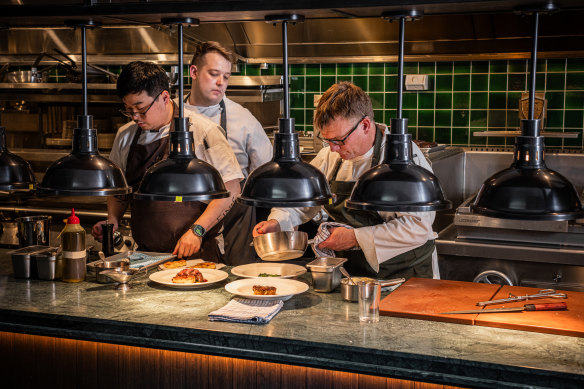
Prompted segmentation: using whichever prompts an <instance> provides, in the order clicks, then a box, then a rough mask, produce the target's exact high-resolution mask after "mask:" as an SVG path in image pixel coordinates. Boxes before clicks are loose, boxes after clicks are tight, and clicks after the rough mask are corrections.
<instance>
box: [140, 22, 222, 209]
mask: <svg viewBox="0 0 584 389" xmlns="http://www.w3.org/2000/svg"><path fill="white" fill-rule="evenodd" d="M162 23H163V24H176V25H177V27H178V34H177V35H178V61H179V75H180V77H179V78H178V79H179V88H178V93H179V95H178V103H179V117H178V118H175V119H174V128H175V130H174V131H171V132H170V134H169V137H170V139H169V143H170V152H169V155H168V158H167V159H165V160H162V161H160V162H157V163H156V164H154V165H153V166H152V167H150V168H149V169H148V170H147V171H146V173H145V174H144V177H143V178H142V181H141V182H140V187H139V188H138V190H137V191H136V193H134V198H136V199H138V200H154V201H175V202H182V201H203V200H213V199H220V198H225V197H229V191H227V189H225V184H224V183H223V179H222V177H221V175H220V174H219V172H218V171H217V169H215V168H214V167H213V166H211V165H210V164H208V163H207V162H205V161H201V160H200V159H198V158H196V157H195V153H194V140H193V134H192V133H191V132H190V131H189V130H188V128H189V126H190V123H189V118H185V117H184V101H183V87H184V80H183V77H182V74H183V73H182V69H183V24H187V25H198V24H199V20H197V19H193V18H188V17H187V18H168V19H163V20H162Z"/></svg>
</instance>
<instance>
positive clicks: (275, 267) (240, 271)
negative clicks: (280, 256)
mask: <svg viewBox="0 0 584 389" xmlns="http://www.w3.org/2000/svg"><path fill="white" fill-rule="evenodd" d="M304 273H306V268H305V267H304V266H299V265H293V264H291V263H272V262H259V263H248V264H247V265H241V266H236V267H234V268H233V269H231V274H233V275H234V276H238V277H244V278H270V277H273V278H294V277H298V276H300V275H302V274H304Z"/></svg>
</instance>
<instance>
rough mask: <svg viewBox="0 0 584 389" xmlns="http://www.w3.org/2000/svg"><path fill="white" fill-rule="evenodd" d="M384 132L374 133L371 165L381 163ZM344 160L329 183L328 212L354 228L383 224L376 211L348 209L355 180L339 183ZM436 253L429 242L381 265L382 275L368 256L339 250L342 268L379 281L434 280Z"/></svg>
mask: <svg viewBox="0 0 584 389" xmlns="http://www.w3.org/2000/svg"><path fill="white" fill-rule="evenodd" d="M383 133H384V131H382V130H380V128H378V131H377V132H376V134H375V143H374V146H373V158H372V160H371V166H372V167H373V166H375V165H377V164H378V163H379V159H380V156H381V142H382V140H383V136H384V134H383ZM342 162H343V160H342V159H340V158H339V160H338V161H337V164H336V165H335V167H334V169H333V173H332V175H331V177H332V180H331V181H330V182H329V184H330V186H331V191H332V192H333V193H334V194H335V199H334V202H333V203H332V204H329V205H325V207H324V208H325V210H326V211H327V213H328V214H329V215H330V216H331V217H332V218H333V219H334V220H335V221H336V222H338V223H344V224H348V225H350V226H352V227H354V228H359V227H368V226H374V225H376V224H381V223H384V221H383V219H382V218H381V216H380V215H379V213H377V212H376V211H361V210H356V209H349V208H347V207H345V201H346V200H347V199H348V198H349V197H350V196H351V192H352V191H353V187H354V186H355V182H354V181H337V180H336V177H337V173H338V171H339V168H340V166H341V164H342ZM433 252H434V241H433V240H429V241H427V242H426V243H425V244H423V245H422V246H420V247H418V248H415V249H412V250H410V251H408V252H405V253H403V254H400V255H398V256H395V257H393V258H390V259H388V260H387V261H385V262H383V263H381V264H380V265H379V272H378V273H376V272H375V270H373V268H372V267H371V266H370V265H369V263H368V262H367V260H366V259H365V255H364V254H363V251H361V250H347V251H337V252H336V255H337V256H338V257H342V258H347V259H348V261H347V262H346V263H345V264H344V265H343V266H344V267H345V268H346V269H347V271H348V272H349V273H350V274H351V275H353V274H354V275H356V276H368V277H377V278H384V279H389V278H401V277H404V278H406V279H407V278H411V277H414V276H415V277H425V278H432V253H433Z"/></svg>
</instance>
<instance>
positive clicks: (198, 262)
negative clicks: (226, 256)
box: [158, 259, 225, 270]
mask: <svg viewBox="0 0 584 389" xmlns="http://www.w3.org/2000/svg"><path fill="white" fill-rule="evenodd" d="M224 266H225V264H224V263H215V262H207V261H205V260H203V259H176V260H174V261H168V262H165V263H163V264H160V265H158V269H160V270H169V269H182V268H185V267H192V268H194V269H221V268H222V267H224Z"/></svg>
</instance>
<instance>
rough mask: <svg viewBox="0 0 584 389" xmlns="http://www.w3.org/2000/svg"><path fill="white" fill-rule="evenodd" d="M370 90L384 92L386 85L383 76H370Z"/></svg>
mask: <svg viewBox="0 0 584 389" xmlns="http://www.w3.org/2000/svg"><path fill="white" fill-rule="evenodd" d="M369 91H371V92H383V91H385V86H384V84H383V76H369Z"/></svg>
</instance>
